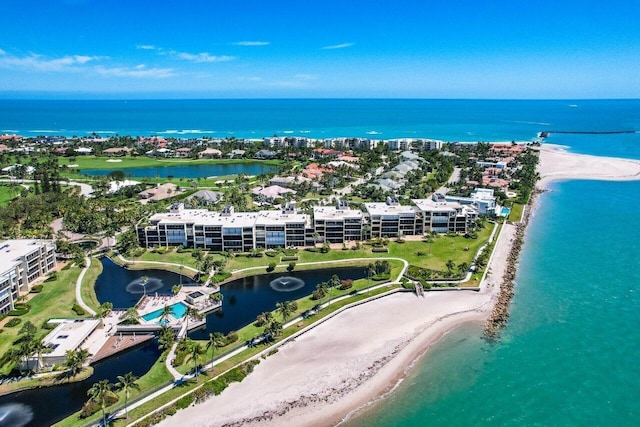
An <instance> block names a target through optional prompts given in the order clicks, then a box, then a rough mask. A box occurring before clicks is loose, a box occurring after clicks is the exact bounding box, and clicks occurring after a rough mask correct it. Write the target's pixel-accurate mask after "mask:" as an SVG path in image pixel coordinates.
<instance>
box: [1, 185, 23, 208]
mask: <svg viewBox="0 0 640 427" xmlns="http://www.w3.org/2000/svg"><path fill="white" fill-rule="evenodd" d="M21 190H22V187H21V186H19V185H11V184H7V183H3V184H0V206H3V205H6V204H7V203H9V202H10V201H11V200H12V199H13V198H14V197H16V196H19V195H20V191H21Z"/></svg>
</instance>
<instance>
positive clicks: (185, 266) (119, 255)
mask: <svg viewBox="0 0 640 427" xmlns="http://www.w3.org/2000/svg"><path fill="white" fill-rule="evenodd" d="M118 258H120V260H122V262H124V263H127V264H154V265H175V266H176V267H183V268H184V269H185V270H189V271H192V272H194V273H200V270H198V269H196V268H193V267H189V266H188V265H184V264H178V263H175V262H160V261H132V260H128V259H126V258H125V257H123V256H122V254H118Z"/></svg>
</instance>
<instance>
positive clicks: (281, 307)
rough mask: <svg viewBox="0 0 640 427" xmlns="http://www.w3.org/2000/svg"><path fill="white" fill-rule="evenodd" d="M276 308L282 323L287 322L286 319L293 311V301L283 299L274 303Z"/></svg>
mask: <svg viewBox="0 0 640 427" xmlns="http://www.w3.org/2000/svg"><path fill="white" fill-rule="evenodd" d="M276 310H277V311H278V313H280V315H281V316H282V323H283V324H284V323H287V319H288V318H289V316H290V315H291V313H293V303H292V302H291V301H283V302H279V303H277V304H276Z"/></svg>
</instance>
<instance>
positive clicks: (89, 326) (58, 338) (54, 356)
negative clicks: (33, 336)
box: [26, 319, 102, 370]
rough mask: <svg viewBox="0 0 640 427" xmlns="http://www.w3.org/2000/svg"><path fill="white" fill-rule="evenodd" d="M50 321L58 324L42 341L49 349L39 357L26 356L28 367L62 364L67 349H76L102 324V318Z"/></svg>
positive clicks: (39, 367)
mask: <svg viewBox="0 0 640 427" xmlns="http://www.w3.org/2000/svg"><path fill="white" fill-rule="evenodd" d="M51 322H55V323H58V326H56V327H55V329H54V330H53V331H51V332H49V334H48V335H47V336H46V337H45V338H44V340H43V341H42V343H43V344H44V345H45V346H46V347H48V348H49V351H48V352H43V353H42V354H41V355H40V359H38V355H36V354H34V355H32V356H31V357H30V358H28V359H27V366H26V367H27V368H28V369H33V370H40V369H42V368H53V367H54V366H62V365H63V364H64V363H65V361H66V359H67V351H75V350H77V349H78V348H79V347H80V346H81V345H82V344H83V343H84V342H85V341H86V340H87V338H88V337H89V335H91V333H92V332H93V331H94V330H95V329H96V328H97V327H98V326H100V325H101V324H102V319H59V320H55V321H51Z"/></svg>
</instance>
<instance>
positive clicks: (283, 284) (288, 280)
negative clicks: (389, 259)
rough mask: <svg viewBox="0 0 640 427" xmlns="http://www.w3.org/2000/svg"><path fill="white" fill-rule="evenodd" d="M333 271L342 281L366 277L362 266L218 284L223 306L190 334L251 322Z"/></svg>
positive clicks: (305, 291)
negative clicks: (201, 326)
mask: <svg viewBox="0 0 640 427" xmlns="http://www.w3.org/2000/svg"><path fill="white" fill-rule="evenodd" d="M334 274H337V275H338V277H339V278H340V279H342V280H344V279H352V280H355V279H361V278H363V277H366V274H365V271H364V267H345V268H327V269H324V270H311V271H293V272H291V273H274V274H265V275H260V276H251V277H244V278H242V279H236V280H234V281H232V282H229V283H226V284H224V285H222V286H221V287H220V292H221V293H222V295H223V296H224V299H223V303H222V309H221V310H217V311H215V312H213V313H211V314H209V315H208V316H207V323H206V326H205V327H204V328H203V329H198V330H196V331H192V332H191V333H190V334H189V336H190V337H191V338H193V339H198V340H204V339H207V338H208V335H209V332H222V333H223V334H227V333H229V332H230V331H234V330H237V329H240V328H241V327H243V326H245V325H248V324H249V323H252V322H254V321H255V320H256V316H258V314H260V313H262V312H264V311H271V310H274V309H275V308H276V303H278V302H283V301H292V300H296V299H298V298H302V297H304V296H306V295H310V294H311V293H312V292H313V291H314V289H315V288H316V285H318V284H319V283H321V282H326V281H328V280H329V279H330V278H331V276H332V275H334Z"/></svg>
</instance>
